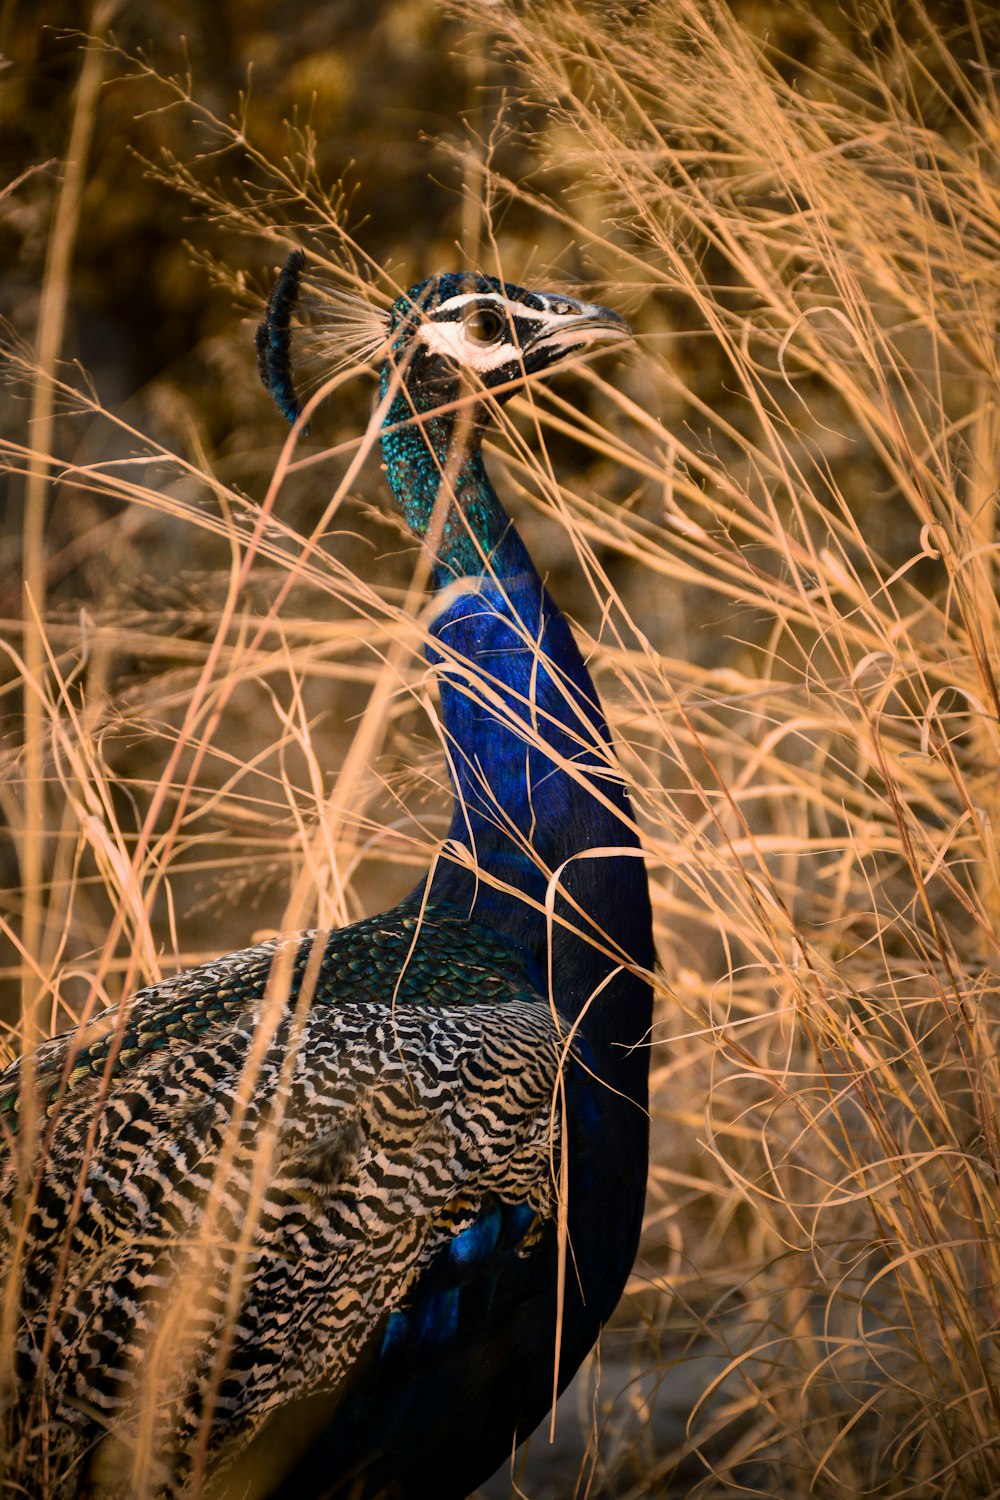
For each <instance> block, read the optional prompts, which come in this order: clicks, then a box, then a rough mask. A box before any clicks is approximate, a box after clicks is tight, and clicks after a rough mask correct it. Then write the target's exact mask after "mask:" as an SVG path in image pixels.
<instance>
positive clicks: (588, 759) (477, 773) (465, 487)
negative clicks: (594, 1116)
mask: <svg viewBox="0 0 1000 1500" xmlns="http://www.w3.org/2000/svg"><path fill="white" fill-rule="evenodd" d="M407 419H410V421H409V423H408V422H407ZM400 424H406V425H400ZM463 425H464V430H463V428H462V427H460V426H459V425H458V423H456V422H453V421H452V420H451V419H450V418H449V417H448V416H443V417H437V418H432V419H430V420H427V421H425V422H424V423H422V424H418V423H414V422H413V421H412V408H411V406H410V403H409V401H408V400H407V399H406V397H405V395H400V396H397V398H396V400H395V401H394V402H393V404H392V406H391V407H390V410H389V413H388V416H387V418H386V422H385V429H384V431H383V435H382V453H383V457H384V459H385V463H386V469H387V474H388V479H389V483H390V485H391V486H392V489H393V493H394V494H395V496H396V499H397V501H398V503H399V505H400V508H401V510H402V512H403V515H404V516H405V518H406V520H407V522H408V523H409V525H410V527H411V528H412V529H413V530H414V531H415V532H416V533H417V535H418V536H420V537H422V538H424V540H425V542H427V543H428V544H430V545H432V546H433V548H434V586H435V589H436V590H437V591H438V593H439V595H440V593H441V590H442V589H447V593H446V594H445V595H444V596H443V597H441V609H440V612H439V613H438V615H437V617H436V618H435V620H434V623H433V625H432V627H431V636H432V639H433V644H432V645H431V646H430V647H429V648H428V658H429V660H430V661H431V662H432V663H433V664H435V665H436V666H438V668H439V671H440V683H441V716H442V721H443V725H444V729H445V733H446V736H447V745H448V752H449V759H450V763H451V773H452V780H453V785H454V790H455V812H454V816H453V819H452V824H451V828H450V830H449V843H450V844H451V845H453V846H454V845H463V846H464V847H465V849H467V850H469V851H470V852H471V854H472V855H473V860H472V861H470V862H469V863H474V866H475V870H470V869H468V868H467V867H465V866H463V864H462V863H461V862H460V860H458V859H456V858H455V857H449V855H448V845H446V846H445V850H444V851H443V853H442V856H441V858H439V860H438V863H437V865H436V867H435V870H434V872H433V875H432V881H433V886H432V892H433V895H434V896H435V897H436V898H439V899H447V900H452V901H457V902H460V903H461V904H463V905H465V906H467V907H468V909H469V910H470V912H472V913H473V914H474V915H475V916H476V917H477V918H478V919H479V920H481V921H483V922H487V923H489V924H490V925H492V926H494V927H498V928H500V929H501V930H503V931H506V932H507V933H509V934H510V936H511V937H513V938H514V939H515V940H516V941H518V942H519V943H520V944H521V945H522V946H523V947H525V948H527V949H528V950H530V951H531V952H532V953H533V954H534V955H535V956H536V958H537V960H538V962H539V965H540V968H541V972H542V974H543V976H546V975H547V973H548V969H549V942H550V933H551V939H552V972H553V974H554V976H555V977H554V985H555V990H556V996H555V998H556V1003H557V1004H558V1006H559V1008H560V1010H561V1011H562V1012H563V1014H565V1015H567V1016H569V1017H570V1018H571V1019H572V1018H575V1017H576V1016H577V1015H578V1014H579V1013H580V1012H581V1011H582V1010H586V1015H585V1018H584V1022H583V1024H582V1025H581V1033H582V1034H583V1035H585V1036H587V1037H588V1038H589V1039H590V1041H591V1042H592V1044H594V1045H596V1046H604V1045H605V1044H606V1045H607V1046H608V1047H610V1046H611V1045H612V1043H613V1044H614V1048H615V1053H616V1057H615V1058H612V1059H607V1061H610V1062H611V1063H612V1064H617V1063H619V1062H620V1063H621V1068H616V1076H618V1078H619V1081H620V1082H621V1081H625V1080H624V1079H623V1077H622V1069H624V1070H625V1071H626V1072H628V1073H632V1072H633V1071H634V1072H635V1074H636V1078H635V1088H634V1089H632V1088H629V1092H630V1093H632V1095H633V1097H636V1094H637V1093H640V1094H641V1093H642V1092H643V1089H644V1083H643V1082H642V1079H643V1078H644V1075H645V1071H646V1069H647V1066H648V1064H647V1056H648V1055H647V1054H646V1052H645V1049H644V1048H641V1049H639V1051H638V1052H636V1053H633V1054H631V1058H632V1059H633V1060H634V1062H633V1063H627V1062H626V1060H625V1058H626V1054H625V1049H626V1048H627V1047H628V1046H629V1045H631V1044H633V1043H635V1042H638V1041H640V1040H641V1039H642V1038H643V1037H644V1036H645V1033H646V1031H647V1029H648V1026H649V991H648V986H647V985H645V984H643V983H642V982H641V981H638V980H636V979H635V978H634V976H631V975H618V976H614V970H615V968H616V967H617V964H616V962H615V960H614V959H613V958H610V957H608V956H607V955H606V954H602V953H600V952H599V951H597V950H595V948H594V947H593V945H592V944H591V943H590V942H587V941H585V940H584V939H581V938H580V937H579V936H574V935H573V934H571V933H567V932H566V931H565V929H564V928H562V927H561V926H560V925H559V924H558V923H556V925H555V926H554V927H552V926H551V925H550V923H549V922H547V919H546V915H545V906H546V895H547V891H548V888H549V884H550V877H551V876H552V874H553V873H554V872H556V871H557V870H560V868H561V867H562V866H563V865H564V864H565V862H566V861H567V860H568V861H570V863H569V865H567V866H566V868H565V869H564V870H562V872H561V874H560V885H561V887H562V890H563V891H564V892H566V893H567V894H568V897H569V898H570V899H567V894H561V893H560V894H559V895H558V896H557V897H556V901H555V913H556V914H557V915H562V916H565V917H566V918H568V919H569V920H570V921H571V922H572V923H573V924H574V926H576V927H577V928H580V929H583V930H584V931H590V932H591V933H597V932H599V933H600V934H602V936H601V938H600V941H602V942H603V945H604V947H606V948H607V947H610V948H611V949H612V950H613V951H615V950H618V951H619V952H620V954H621V955H622V956H623V957H625V958H627V959H628V960H630V961H631V962H633V963H635V964H639V965H641V966H642V967H644V968H651V967H652V964H653V950H652V939H651V933H650V915H649V896H648V887H647V881H646V875H645V870H644V867H643V861H642V859H641V857H639V856H637V855H635V854H626V853H624V852H623V853H622V854H621V855H618V856H612V857H604V858H586V857H585V856H586V853H587V851H588V850H594V849H602V848H608V847H612V848H616V849H621V850H623V851H625V850H637V849H638V840H637V839H636V836H635V834H634V833H633V832H632V831H631V830H630V829H629V827H628V826H627V822H626V820H628V819H630V817H631V808H630V805H629V800H628V795H627V793H626V791H625V789H624V786H623V785H622V782H621V777H620V773H619V772H618V770H617V767H616V766H615V764H614V761H613V758H612V756H611V754H610V735H609V732H608V727H607V724H606V722H605V718H604V714H603V712H602V710H601V706H600V703H599V701H598V698H597V694H596V691H595V689H594V686H593V683H592V682H591V680H590V675H589V673H588V672H587V669H586V667H585V666H584V663H583V659H582V657H581V655H580V652H579V649H578V647H577V645H576V642H575V641H574V639H573V636H572V634H571V633H570V630H569V627H568V625H567V624H566V621H565V620H564V619H563V617H562V615H561V614H560V613H559V610H558V609H557V608H556V606H555V604H554V603H553V601H552V599H551V597H550V596H549V594H548V592H547V590H546V589H545V588H544V586H543V584H542V582H541V579H540V578H539V576H538V573H537V572H536V570H535V567H534V564H533V563H532V561H531V558H530V557H529V555H528V552H527V549H526V548H525V546H524V543H523V542H522V541H521V538H520V537H519V536H518V534H517V531H516V530H515V528H514V526H513V524H512V523H511V521H510V519H509V517H508V516H507V514H506V512H505V511H504V509H503V506H502V505H501V503H500V500H499V498H498V497H497V494H496V492H495V491H494V489H493V486H492V484H491V483H490V480H489V477H488V475H487V473H486V470H485V468H484V466H483V461H482V452H481V433H480V431H479V430H478V429H477V428H470V427H469V426H468V424H463ZM393 429H395V430H393ZM439 497H440V504H438V501H439ZM463 585H467V587H466V586H463ZM567 767H571V768H572V769H567ZM459 853H460V851H459ZM574 902H575V903H576V904H577V905H578V906H579V908H582V914H581V911H579V910H576V909H575V908H574ZM550 904H551V903H550ZM539 908H540V909H539ZM620 961H621V960H620V958H619V962H620ZM609 976H613V977H611V979H610V981H609ZM602 984H604V985H605V988H604V989H602V992H601V995H600V997H599V998H598V999H597V1000H596V1001H594V1003H593V1005H588V1001H589V1000H590V997H591V995H592V993H593V991H594V990H595V989H596V988H597V987H598V986H600V985H602ZM631 1081H632V1080H631V1079H629V1080H628V1081H627V1082H626V1086H627V1084H628V1082H631Z"/></svg>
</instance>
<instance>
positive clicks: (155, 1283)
mask: <svg viewBox="0 0 1000 1500" xmlns="http://www.w3.org/2000/svg"><path fill="white" fill-rule="evenodd" d="M302 271H303V261H302V258H301V257H300V255H299V254H298V253H296V254H295V255H294V256H292V257H290V258H289V261H288V263H287V264H286V266H285V269H284V270H283V272H282V274H281V276H280V277H279V278H278V283H277V285H276V287H275V290H274V293H273V294H272V297H271V300H270V303H269V307H268V315H267V317H266V319H265V321H264V323H263V324H262V326H261V329H260V330H259V332H258V336H257V348H258V352H259V356H260V367H261V374H262V377H263V379H264V381H265V384H266V385H267V386H268V388H269V389H270V390H271V391H272V394H273V395H274V396H275V399H276V401H277V402H278V405H279V406H280V408H281V409H282V411H283V412H284V414H285V415H286V417H288V418H289V420H290V421H294V420H296V418H297V417H298V415H299V412H300V406H299V402H298V398H297V396H296V392H295V384H294V379H293V373H292V365H291V349H290V337H291V323H292V317H293V315H294V311H295V304H296V298H297V295H298V287H299V282H300V279H301V276H302ZM372 316H373V317H374V318H376V322H377V317H378V315H376V314H373V315H372ZM624 330H625V325H624V323H623V322H622V320H621V319H620V318H619V317H618V316H617V315H616V314H614V313H611V312H609V311H608V310H607V309H605V308H601V307H597V306H595V305H592V304H586V303H579V302H575V301H573V300H571V299H568V298H566V297H563V296H560V295H557V294H550V293H544V292H531V291H526V290H524V289H522V288H519V287H515V286H510V285H506V284H502V283H499V282H496V281H494V280H492V279H490V278H485V277H479V276H441V277H437V278H434V279H432V280H430V281H427V282H423V283H421V284H420V285H419V286H417V287H414V288H413V289H412V290H411V291H410V292H409V293H407V294H406V295H405V296H404V297H401V298H400V299H399V300H398V301H397V302H396V303H395V305H394V306H393V308H392V310H391V312H390V314H389V316H388V319H387V320H386V321H385V323H384V325H381V324H380V325H378V337H379V341H380V343H381V344H382V347H383V351H384V353H383V361H382V366H381V372H380V390H381V399H382V405H381V408H380V409H381V412H382V430H381V443H382V452H383V456H384V460H385V465H386V472H387V476H388V479H389V483H390V486H391V488H392V491H393V493H394V495H395V497H396V499H397V501H398V503H399V505H400V507H401V509H402V511H403V514H404V516H405V517H406V520H407V522H408V523H409V525H410V526H411V528H412V529H413V531H414V532H415V533H416V535H417V536H418V537H420V538H421V539H422V540H423V542H424V544H425V545H426V546H427V547H429V548H430V549H431V551H432V555H433V584H434V588H435V591H436V594H437V601H436V613H435V614H434V617H433V622H432V625H431V627H430V637H431V640H430V645H429V649H428V659H429V661H430V663H431V664H432V666H433V667H434V669H435V671H436V675H437V678H438V682H439V685H440V698H441V722H442V724H443V727H444V733H445V736H446V749H447V753H448V761H449V766H450V769H451V774H452V780H453V785H454V790H455V811H454V816H453V818H452V822H451V827H450V829H449V833H448V837H447V839H446V840H445V841H444V843H443V845H442V847H441V849H440V851H439V852H438V856H437V858H436V859H435V861H434V863H433V867H432V870H431V871H430V873H429V874H428V876H427V877H426V878H425V880H423V881H422V882H421V883H420V885H419V886H418V887H417V889H416V890H415V891H414V892H413V893H411V895H410V896H409V897H408V898H407V899H406V900H405V901H403V902H401V903H400V904H399V905H398V906H397V907H395V908H393V909H392V910H391V911H388V912H385V913H383V914H381V915H380V916H377V917H372V918H368V919H366V920H365V921H363V922H359V923H355V924H354V925H353V926H351V927H348V928H344V929H342V930H341V931H339V932H334V933H316V934H305V935H293V936H292V937H290V938H289V939H286V940H282V941H280V942H278V943H271V944H265V945H261V946H260V947H258V948H255V949H248V950H246V951H244V952H242V953H235V954H230V955H228V956H227V957H225V958H223V959H220V960H218V961H217V962H216V963H213V964H209V965H205V966H203V967H202V968H200V969H196V970H192V971H190V972H189V973H186V974H181V975H178V976H177V977H176V978H175V979H173V980H170V981H167V982H166V983H165V984H162V985H159V986H154V987H151V988H149V989H147V990H144V991H141V992H139V994H137V995H135V996H134V997H132V998H131V1000H130V1002H129V1003H128V1005H127V1006H125V1007H123V1009H122V1010H121V1011H110V1012H107V1013H106V1014H105V1015H104V1016H102V1017H98V1018H97V1020H96V1021H95V1022H94V1023H93V1025H92V1026H91V1027H90V1028H89V1029H88V1031H87V1032H86V1034H84V1035H81V1036H77V1035H75V1034H72V1033H70V1034H67V1035H66V1036H64V1037H60V1038H56V1039H54V1040H53V1041H51V1042H48V1043H45V1044H44V1045H43V1046H42V1047H41V1048H40V1049H39V1052H38V1055H37V1058H36V1068H35V1074H34V1079H33V1083H32V1087H33V1089H34V1091H35V1100H36V1104H37V1108H38V1109H39V1110H40V1111H41V1112H42V1116H43V1118H44V1119H45V1120H46V1122H47V1124H46V1130H47V1137H46V1142H45V1146H44V1150H43V1151H42V1153H41V1155H40V1156H39V1157H38V1160H37V1163H36V1164H35V1165H33V1166H32V1172H33V1173H34V1177H33V1178H32V1184H33V1185H32V1186H31V1188H30V1191H27V1192H26V1191H25V1189H24V1183H23V1181H22V1177H21V1164H20V1157H19V1153H18V1151H16V1150H9V1151H8V1152H7V1153H6V1156H5V1157H4V1158H3V1159H2V1162H0V1167H2V1180H0V1231H2V1239H3V1246H4V1254H5V1256H6V1257H7V1258H8V1263H11V1262H16V1261H17V1257H18V1256H19V1255H21V1254H22V1249H23V1262H22V1263H21V1266H20V1270H19V1272H18V1276H19V1278H20V1279H19V1282H18V1289H17V1296H18V1299H19V1306H20V1320H21V1321H20V1333H19V1336H18V1345H17V1359H18V1378H19V1380H20V1382H21V1385H20V1390H19V1396H18V1400H17V1401H16V1402H15V1403H14V1404H13V1405H12V1406H11V1407H10V1408H9V1409H8V1412H7V1414H6V1416H5V1418H4V1420H5V1422H6V1426H7V1437H6V1442H7V1451H8V1452H14V1451H15V1450H16V1451H17V1453H18V1455H19V1456H18V1460H17V1462H18V1464H19V1465H20V1468H15V1469H12V1470H11V1472H10V1474H9V1475H8V1477H9V1478H10V1477H13V1479H15V1480H16V1479H17V1478H18V1476H19V1475H20V1476H21V1477H22V1479H23V1477H24V1476H26V1475H29V1474H31V1473H32V1472H34V1471H36V1470H37V1469H38V1468H39V1466H40V1465H43V1464H44V1466H45V1468H46V1472H48V1473H49V1474H50V1475H52V1476H53V1477H52V1480H51V1483H50V1484H49V1486H48V1493H50V1494H51V1495H53V1496H63V1495H66V1496H68V1495H70V1494H73V1495H76V1494H81V1493H87V1494H90V1495H101V1496H108V1497H110V1496H111V1495H119V1494H124V1493H130V1494H149V1495H156V1496H168V1495H169V1496H181V1495H186V1494H189V1493H191V1487H192V1485H193V1484H197V1483H200V1481H199V1480H198V1478H197V1476H198V1473H199V1466H204V1469H205V1472H206V1473H207V1474H208V1476H209V1490H208V1493H211V1494H212V1495H219V1496H233V1497H236V1496H254V1497H264V1496H272V1497H287V1500H292V1497H294V1500H304V1497H310V1496H314V1497H320V1496H331V1497H333V1496H339V1497H342V1500H347V1497H350V1500H376V1497H383V1500H417V1497H425V1496H427V1495H430V1494H433V1495H434V1496H435V1497H439V1500H449V1497H452V1500H461V1497H462V1496H465V1495H467V1494H468V1493H469V1491H470V1490H471V1489H473V1488H474V1487H475V1486H476V1484H477V1483H479V1482H480V1481H481V1480H482V1479H484V1478H486V1477H487V1476H488V1475H489V1473H490V1472H492V1470H493V1469H495V1468H496V1467H497V1466H498V1465H499V1464H500V1463H502V1462H503V1461H504V1459H505V1458H506V1457H507V1456H508V1455H509V1454H510V1452H511V1450H512V1447H513V1445H514V1444H515V1443H516V1442H518V1441H520V1440H521V1439H523V1438H524V1437H526V1436H527V1435H528V1434H529V1433H530V1432H531V1430H532V1429H533V1428H534V1427H535V1426H536V1425H537V1424H538V1422H539V1421H540V1420H541V1419H542V1418H543V1417H544V1415H545V1413H546V1412H547V1410H548V1409H549V1406H550V1404H551V1400H552V1395H553V1389H554V1386H556V1385H557V1386H558V1388H559V1389H562V1388H563V1387H564V1386H565V1385H566V1383H567V1381H568V1380H569V1379H570V1378H571V1377H572V1375H573V1373H574V1372H575V1370H576V1369H577V1368H578V1366H579V1364H580V1361H581V1360H582V1359H583V1358H584V1356H585V1355H586V1353H587V1351H588V1350H589V1349H590V1348H591V1346H592V1345H593V1343H594V1341H595V1339H596V1338H597V1335H598V1333H599V1331H600V1328H601V1325H602V1324H603V1322H604V1321H605V1320H606V1319H607V1317H608V1316H609V1315H610V1313H611V1312H612V1310H613V1309H614V1306H615V1304H616V1302H617V1301H618V1298H619V1297H620V1295H621V1291H622V1288H623V1286H624V1284H625V1280H626V1278H627V1276H628V1272H629V1269H630V1267H631V1265H632V1261H633V1259H634V1256H635V1252H636V1246H637V1244H638V1237H639V1230H640V1226H641V1221H642V1209H643V1199H644V1193H645V1182H646V1168H647V1147H648V1118H647V1091H648V1052H647V1047H646V1043H647V1040H648V1033H649V1026H650V1019H651V990H650V984H649V973H650V970H651V968H652V965H653V947H652V937H651V918H650V907H649V897H648V889H647V883H646V876H645V872H644V866H643V860H642V857H641V852H640V849H639V844H638V839H637V836H636V833H635V830H634V827H633V821H632V815H631V809H630V805H629V799H628V795H627V792H626V790H625V787H624V784H623V780H622V776H621V773H620V771H619V769H618V768H617V765H616V763H615V760H614V756H613V753H612V750H611V740H610V734H609V731H608V727H607V724H606V721H605V718H604V715H603V712H602V709H601V706H600V703H599V701H598V698H597V694H596V692H595V689H594V686H593V683H592V682H591V679H590V676H589V674H588V672H587V669H586V666H585V664H584V662H583V659H582V657H581V655H580V652H579V650H578V648H577V646H576V643H575V641H574V639H573V636H572V633H571V632H570V630H569V627H568V625H567V623H566V621H565V620H564V618H563V617H562V615H561V614H560V613H559V610H558V609H557V607H556V605H555V604H554V602H553V601H552V599H551V597H550V596H549V594H548V592H547V590H546V589H545V587H544V586H543V584H542V582H541V580H540V578H539V576H538V573H537V571H536V570H535V568H534V565H533V564H532V561H531V558H530V557H529V555H528V552H527V550H526V548H525V546H524V544H523V542H522V541H521V539H520V537H519V536H518V534H517V531H516V530H515V528H514V527H513V525H512V524H511V522H510V520H509V518H508V516H507V515H506V513H505V511H504V509H503V506H502V505H501V503H500V501H499V499H498V497H497V495H496V493H495V491H494V489H493V487H492V485H491V483H490V481H489V478H488V476H487V474H486V471H485V468H484V465H483V459H482V452H481V444H482V433H483V429H484V427H485V425H486V424H487V422H488V420H489V417H490V412H491V410H492V403H494V402H499V401H502V400H504V399H505V398H506V397H507V396H508V395H509V394H510V393H511V391H512V390H513V389H515V388H516V386H517V385H519V384H520V383H523V381H524V379H525V378H526V377H528V376H531V375H533V374H539V373H543V372H544V371H546V370H547V369H549V368H550V367H553V366H555V365H557V364H558V363H559V361H560V360H562V359H564V358H565V357H566V356H567V355H568V354H571V353H573V352H574V351H575V350H578V349H581V348H584V347H586V346H588V345H589V344H592V343H594V342H596V341H597V340H599V339H601V338H606V337H609V336H611V337H620V336H621V335H622V333H623V332H624ZM274 973H279V974H280V975H281V978H280V981H274V983H276V984H277V985H278V989H279V995H278V999H279V1002H280V1008H279V1013H278V1015H277V1017H276V1018H275V1016H274V1015H273V1007H272V1010H271V1011H269V1010H268V1003H269V1002H268V996H269V993H270V988H269V987H270V986H271V985H272V976H273V974H274ZM269 1017H270V1019H268V1018H269ZM22 1089H23V1083H22V1074H21V1072H20V1071H19V1070H18V1068H17V1067H15V1068H13V1069H11V1070H8V1073H7V1074H6V1075H5V1077H4V1078H3V1079H0V1125H2V1126H3V1129H4V1131H5V1133H6V1135H7V1137H8V1139H9V1141H10V1142H11V1143H12V1144H13V1142H14V1141H15V1138H16V1136H17V1132H18V1129H19V1122H20V1120H21V1118H22V1114H23V1102H24V1101H23V1099H22ZM92 1122H93V1124H92ZM262 1161H264V1162H267V1163H268V1167H267V1173H266V1175H265V1176H264V1177H263V1178H261V1176H260V1173H261V1162H262ZM561 1198H562V1201H563V1205H564V1209H565V1226H566V1231H567V1233H566V1239H565V1240H564V1241H563V1243H561V1242H560V1232H559V1227H558V1226H559V1222H560V1217H561V1214H560V1200H561ZM24 1247H26V1248H24ZM561 1267H562V1270H563V1272H564V1277H565V1279H564V1290H563V1313H562V1321H561V1325H560V1326H559V1327H557V1308H558V1306H559V1278H560V1269H561ZM52 1309H54V1311H52ZM557 1347H558V1350H559V1361H558V1368H556V1367H555V1351H556V1349H557ZM42 1414H44V1420H42V1419H41V1418H42Z"/></svg>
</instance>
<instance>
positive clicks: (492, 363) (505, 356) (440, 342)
mask: <svg viewBox="0 0 1000 1500" xmlns="http://www.w3.org/2000/svg"><path fill="white" fill-rule="evenodd" d="M420 338H421V339H422V340H423V342H424V344H425V345H426V347H427V348H428V349H429V350H430V352H431V353H432V354H440V355H443V356H444V357H445V358H446V359H453V360H455V362H456V363H457V364H460V365H467V366H468V368H469V369H470V370H475V372H476V374H477V375H488V374H489V373H490V371H491V370H499V369H500V367H501V365H507V364H510V361H511V360H512V359H516V358H517V352H516V350H515V349H514V348H513V347H512V346H511V344H510V343H509V342H508V340H507V339H506V338H502V339H501V340H500V342H499V344H477V343H475V342H474V341H473V340H472V339H470V338H469V336H468V334H467V333H466V331H465V327H464V325H463V324H462V323H425V324H424V325H423V327H422V328H421V330H420Z"/></svg>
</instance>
